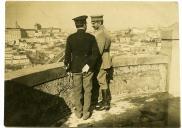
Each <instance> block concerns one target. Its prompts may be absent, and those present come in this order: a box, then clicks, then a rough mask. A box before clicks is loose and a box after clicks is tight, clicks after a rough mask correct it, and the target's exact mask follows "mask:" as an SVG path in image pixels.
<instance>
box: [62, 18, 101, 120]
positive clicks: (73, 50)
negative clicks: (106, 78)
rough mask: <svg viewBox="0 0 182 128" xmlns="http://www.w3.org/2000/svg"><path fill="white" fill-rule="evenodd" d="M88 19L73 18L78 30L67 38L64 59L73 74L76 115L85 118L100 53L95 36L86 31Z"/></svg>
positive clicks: (87, 115) (68, 69) (88, 113)
mask: <svg viewBox="0 0 182 128" xmlns="http://www.w3.org/2000/svg"><path fill="white" fill-rule="evenodd" d="M86 19H87V16H85V15H84V16H79V17H76V18H74V19H73V20H74V22H75V26H76V28H77V32H76V33H73V34H71V35H70V36H69V37H68V38H67V42H66V50H65V61H64V64H65V66H66V69H67V72H71V73H72V75H73V85H74V88H73V91H74V92H73V100H74V105H75V115H76V116H77V117H78V118H81V117H82V116H83V119H84V120H86V119H88V118H89V116H90V110H89V109H90V104H91V90H92V76H93V67H94V65H95V63H96V60H97V57H98V55H99V50H98V46H97V43H96V39H95V37H94V36H93V35H91V34H89V33H86V29H87V23H86ZM82 90H84V95H83V92H82ZM82 97H83V99H84V100H83V101H84V103H83V104H82Z"/></svg>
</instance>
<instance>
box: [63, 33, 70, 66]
mask: <svg viewBox="0 0 182 128" xmlns="http://www.w3.org/2000/svg"><path fill="white" fill-rule="evenodd" d="M70 63H71V46H70V38H69V37H68V38H67V41H66V49H65V59H64V65H65V66H66V67H68V68H70Z"/></svg>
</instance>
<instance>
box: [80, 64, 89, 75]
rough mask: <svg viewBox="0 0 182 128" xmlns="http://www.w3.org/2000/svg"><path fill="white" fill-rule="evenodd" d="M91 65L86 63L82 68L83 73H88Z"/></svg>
mask: <svg viewBox="0 0 182 128" xmlns="http://www.w3.org/2000/svg"><path fill="white" fill-rule="evenodd" d="M89 68H90V67H89V66H88V64H86V65H85V66H84V67H83V68H82V73H85V72H86V73H87V72H88V70H89Z"/></svg>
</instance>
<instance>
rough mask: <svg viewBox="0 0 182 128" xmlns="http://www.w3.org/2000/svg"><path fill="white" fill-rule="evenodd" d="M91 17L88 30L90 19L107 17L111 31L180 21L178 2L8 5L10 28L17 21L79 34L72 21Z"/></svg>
mask: <svg viewBox="0 0 182 128" xmlns="http://www.w3.org/2000/svg"><path fill="white" fill-rule="evenodd" d="M83 14H86V15H88V19H87V24H88V31H92V30H93V29H92V27H91V21H90V16H91V15H95V14H103V15H104V25H105V27H106V28H107V29H108V30H110V31H117V30H121V29H127V28H133V27H137V28H146V27H150V26H154V27H167V26H170V25H172V24H174V23H176V22H177V23H178V22H179V18H178V4H177V2H121V1H114V2H102V1H99V2H96V1H95V2H83V1H82V2H79V1H78V2H71V1H69V2H65V1H56V2H55V1H54V2H51V1H44V2H37V1H36V2H33V1H27V2H20V1H19V2H13V1H8V2H6V15H5V17H6V22H5V27H6V28H12V27H15V23H16V21H17V22H18V24H19V25H20V27H22V28H25V29H32V28H34V24H35V23H40V24H41V25H42V27H43V28H49V27H56V28H61V29H62V30H63V31H75V30H76V28H75V25H74V22H73V20H72V18H74V17H76V16H79V15H83Z"/></svg>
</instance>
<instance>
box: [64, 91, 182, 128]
mask: <svg viewBox="0 0 182 128" xmlns="http://www.w3.org/2000/svg"><path fill="white" fill-rule="evenodd" d="M168 101H169V99H168V96H167V95H166V94H161V93H160V94H152V95H142V96H138V97H136V96H135V97H125V98H124V97H121V96H118V97H114V98H113V100H112V102H111V109H110V110H109V111H95V110H94V111H93V113H92V116H91V117H90V118H89V119H87V120H83V119H78V118H77V117H76V116H75V114H74V113H72V114H71V115H70V116H69V117H68V118H67V119H65V120H62V121H63V122H64V123H63V124H62V125H61V127H103V126H104V127H127V126H130V127H131V126H135V127H139V126H166V123H167V120H168V118H169V117H167V116H166V115H167V112H168V111H169V110H168ZM172 101H174V100H172ZM178 102H179V101H178V100H176V102H175V106H178ZM173 105H174V103H173ZM178 112H179V111H178ZM175 114H176V113H174V114H173V115H175ZM176 119H177V118H176ZM175 121H177V120H175Z"/></svg>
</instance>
